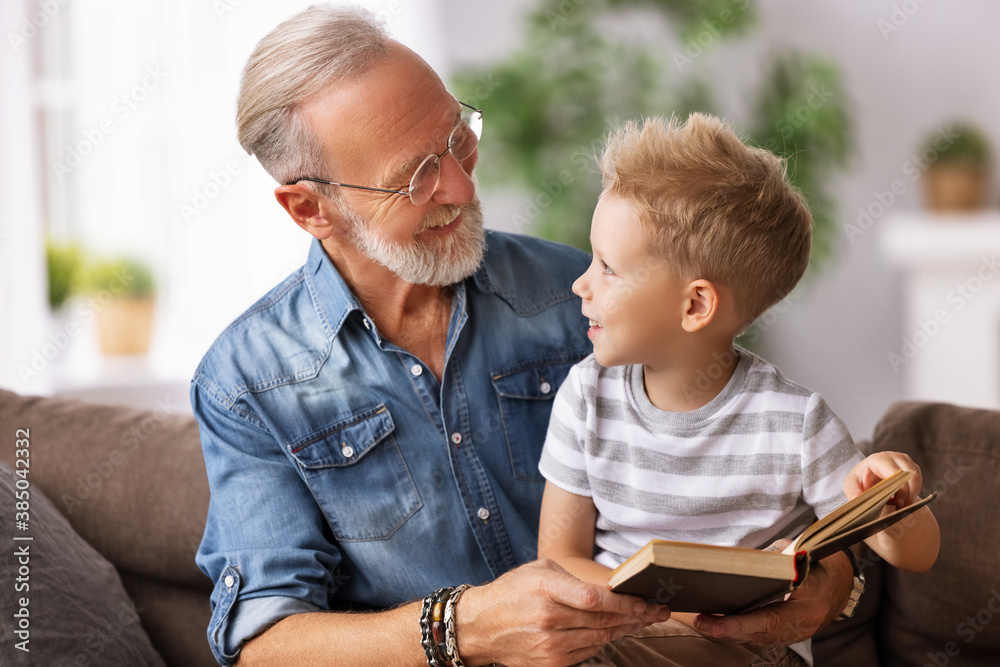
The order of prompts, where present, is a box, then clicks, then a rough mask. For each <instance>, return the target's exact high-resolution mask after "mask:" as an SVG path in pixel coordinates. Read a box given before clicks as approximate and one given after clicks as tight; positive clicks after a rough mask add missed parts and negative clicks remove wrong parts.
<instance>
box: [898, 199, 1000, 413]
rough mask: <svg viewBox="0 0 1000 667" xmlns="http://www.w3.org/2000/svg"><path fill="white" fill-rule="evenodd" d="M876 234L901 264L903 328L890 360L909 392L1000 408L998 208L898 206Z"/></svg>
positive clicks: (922, 397) (914, 395)
mask: <svg viewBox="0 0 1000 667" xmlns="http://www.w3.org/2000/svg"><path fill="white" fill-rule="evenodd" d="M879 242H880V243H879V246H880V250H881V252H882V253H883V255H884V256H885V257H886V258H887V259H888V260H889V261H890V262H891V263H892V264H893V265H894V266H896V267H897V268H898V269H899V270H900V272H901V285H902V297H903V298H902V304H901V305H902V331H901V334H902V335H901V337H900V338H899V339H898V341H897V342H896V344H895V346H894V348H893V349H892V350H889V351H887V352H886V362H887V363H888V364H889V365H890V366H891V367H892V368H893V369H894V370H896V371H897V372H900V373H903V374H904V376H905V387H906V398H908V399H912V400H933V401H944V402H949V403H957V404H960V405H971V406H978V407H986V408H1000V212H997V211H987V212H983V213H976V214H970V215H949V216H941V215H932V214H929V213H926V212H920V211H911V212H896V213H894V214H892V215H891V216H888V217H887V219H886V220H885V221H884V223H883V224H882V225H881V226H880V229H879Z"/></svg>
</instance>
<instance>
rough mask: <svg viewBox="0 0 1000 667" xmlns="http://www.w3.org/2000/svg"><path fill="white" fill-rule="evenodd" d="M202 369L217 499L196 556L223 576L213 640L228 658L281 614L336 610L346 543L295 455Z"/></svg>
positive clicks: (199, 395) (202, 422) (202, 405)
mask: <svg viewBox="0 0 1000 667" xmlns="http://www.w3.org/2000/svg"><path fill="white" fill-rule="evenodd" d="M230 400H231V399H225V398H223V397H220V396H219V395H218V393H217V392H215V391H214V387H213V386H212V384H211V382H210V381H208V380H207V379H206V378H204V377H199V376H198V375H196V376H195V378H194V380H193V382H192V385H191V404H192V407H193V408H194V413H195V416H196V417H197V419H198V424H199V430H200V435H201V443H202V449H203V452H204V456H205V466H206V469H207V472H208V480H209V487H210V489H211V500H210V502H209V510H208V517H207V520H206V525H205V534H204V536H203V538H202V541H201V545H200V546H199V548H198V553H197V556H196V562H197V564H198V567H199V568H201V570H202V572H204V573H205V574H206V575H207V576H208V577H209V578H210V579H211V580H212V582H213V584H214V589H213V592H212V598H211V605H212V618H211V621H210V623H209V627H208V641H209V645H210V646H211V649H212V653H213V654H214V655H215V658H216V660H218V662H219V664H221V665H226V666H228V665H232V664H234V663H235V662H236V660H237V658H238V656H239V652H240V649H241V647H242V645H243V643H244V642H246V641H247V640H249V639H251V638H252V637H254V636H256V635H258V634H260V633H261V632H263V631H265V630H267V629H268V628H269V627H270V626H272V625H273V624H275V623H277V622H278V621H280V620H281V619H283V618H285V617H287V616H289V615H292V614H297V613H304V612H311V611H322V610H327V609H329V608H330V599H331V598H332V596H333V595H334V593H335V592H336V590H337V588H338V587H339V577H338V574H337V572H338V568H339V566H340V564H341V554H340V551H339V549H337V547H336V546H335V545H334V544H333V543H332V542H331V540H330V533H329V530H328V527H327V525H326V521H325V519H324V517H323V515H322V513H321V511H320V509H319V507H318V506H317V504H316V502H315V500H314V499H313V497H312V494H311V492H310V490H309V488H308V487H307V485H306V484H305V482H304V481H303V479H302V478H301V477H300V476H299V474H298V472H297V471H296V469H295V467H294V466H293V465H292V463H291V461H290V460H289V459H288V457H287V456H286V455H285V453H284V452H283V451H282V448H281V446H280V444H279V443H278V442H276V441H275V439H274V437H272V436H271V435H270V434H269V433H268V430H267V428H266V426H265V424H264V423H263V422H262V421H260V420H259V419H258V418H257V417H256V416H255V415H254V414H252V413H251V412H249V411H248V410H246V409H244V408H242V407H241V404H239V403H238V402H234V403H233V404H232V405H229V404H228V403H229V402H230Z"/></svg>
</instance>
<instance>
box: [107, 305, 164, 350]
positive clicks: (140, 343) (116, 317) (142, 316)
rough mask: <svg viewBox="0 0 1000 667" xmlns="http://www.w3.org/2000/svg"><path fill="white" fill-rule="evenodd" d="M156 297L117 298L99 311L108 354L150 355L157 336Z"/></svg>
mask: <svg viewBox="0 0 1000 667" xmlns="http://www.w3.org/2000/svg"><path fill="white" fill-rule="evenodd" d="M155 305H156V300H155V299H153V298H152V297H147V298H129V297H116V298H114V299H112V300H111V301H109V302H108V303H107V304H106V305H104V306H103V307H102V308H100V309H99V310H98V312H97V334H98V338H99V339H100V342H101V352H103V353H104V354H105V355H106V356H114V355H121V354H146V353H147V352H149V342H150V339H151V338H152V336H153V307H154V306H155Z"/></svg>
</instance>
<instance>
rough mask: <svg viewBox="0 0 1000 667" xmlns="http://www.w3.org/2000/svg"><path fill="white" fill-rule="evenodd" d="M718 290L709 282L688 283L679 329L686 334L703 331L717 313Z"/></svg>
mask: <svg viewBox="0 0 1000 667" xmlns="http://www.w3.org/2000/svg"><path fill="white" fill-rule="evenodd" d="M719 305H720V304H719V290H718V288H716V286H715V285H713V284H712V283H711V282H709V281H707V280H704V279H702V278H699V279H698V280H692V281H691V282H690V283H688V286H687V292H686V293H685V296H684V314H683V317H682V318H681V327H682V328H683V329H684V331H687V332H688V333H694V332H695V331H699V330H701V329H704V328H705V327H706V326H708V324H709V323H710V322H711V321H712V320H713V319H715V315H716V313H717V312H718V311H719Z"/></svg>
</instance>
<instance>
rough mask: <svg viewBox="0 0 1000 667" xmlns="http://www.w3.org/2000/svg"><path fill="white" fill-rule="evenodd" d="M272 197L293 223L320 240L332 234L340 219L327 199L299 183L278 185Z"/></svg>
mask: <svg viewBox="0 0 1000 667" xmlns="http://www.w3.org/2000/svg"><path fill="white" fill-rule="evenodd" d="M274 198H275V199H277V200H278V203H279V204H281V206H282V208H284V209H285V210H286V211H288V215H290V216H291V217H292V220H294V221H295V224H297V225H298V226H299V227H301V228H302V229H304V230H306V231H307V232H309V233H310V234H311V235H313V236H315V237H316V238H318V239H320V240H323V239H325V238H329V237H330V236H331V235H333V233H334V231H335V229H336V228H335V224H336V223H337V222H339V221H340V213H339V212H338V211H337V210H336V207H334V206H333V205H332V204H331V203H330V201H329V199H327V198H326V197H324V196H322V195H321V194H319V193H317V192H314V191H312V190H310V189H309V188H308V187H306V186H304V185H301V184H299V183H296V184H295V185H279V186H278V187H277V188H275V190H274ZM331 218H332V219H331Z"/></svg>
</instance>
